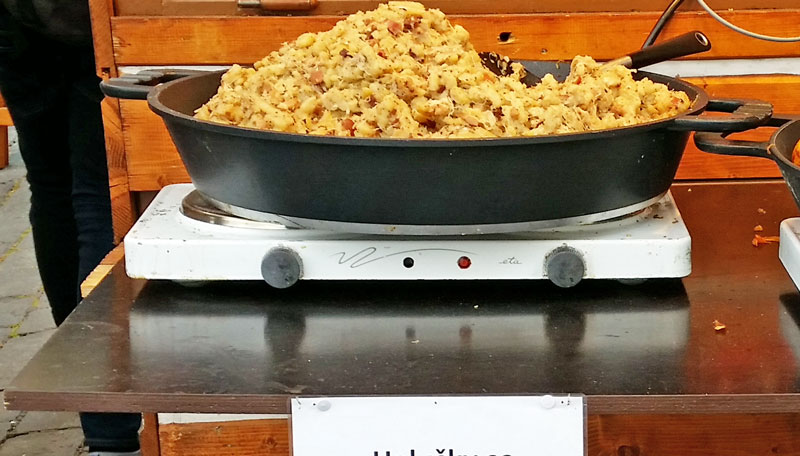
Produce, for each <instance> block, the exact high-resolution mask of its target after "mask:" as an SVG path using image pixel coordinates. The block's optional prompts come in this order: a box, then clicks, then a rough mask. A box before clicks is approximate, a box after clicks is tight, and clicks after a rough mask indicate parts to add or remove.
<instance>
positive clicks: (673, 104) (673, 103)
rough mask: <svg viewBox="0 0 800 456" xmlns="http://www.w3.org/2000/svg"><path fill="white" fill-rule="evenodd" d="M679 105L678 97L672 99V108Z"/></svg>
mask: <svg viewBox="0 0 800 456" xmlns="http://www.w3.org/2000/svg"><path fill="white" fill-rule="evenodd" d="M679 104H681V99H680V98H678V97H672V106H678V105H679Z"/></svg>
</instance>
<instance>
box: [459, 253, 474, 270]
mask: <svg viewBox="0 0 800 456" xmlns="http://www.w3.org/2000/svg"><path fill="white" fill-rule="evenodd" d="M470 266H472V260H470V259H469V257H465V256H462V257H461V258H459V259H458V267H459V268H461V269H467V268H468V267H470Z"/></svg>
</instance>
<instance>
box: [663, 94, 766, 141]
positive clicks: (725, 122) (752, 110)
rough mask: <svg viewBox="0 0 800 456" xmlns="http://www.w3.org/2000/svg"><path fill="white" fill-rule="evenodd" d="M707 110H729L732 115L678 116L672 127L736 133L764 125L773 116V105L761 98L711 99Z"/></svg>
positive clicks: (683, 129)
mask: <svg viewBox="0 0 800 456" xmlns="http://www.w3.org/2000/svg"><path fill="white" fill-rule="evenodd" d="M705 111H710V112H728V113H730V114H731V115H729V116H702V115H700V116H684V117H678V118H677V119H675V120H674V121H673V123H672V125H670V129H672V130H681V131H686V130H694V131H719V132H726V133H734V132H737V131H744V130H750V129H751V128H757V127H760V126H763V125H765V124H767V123H768V122H769V119H770V118H771V117H772V105H771V104H770V103H767V102H766V101H760V100H747V99H735V98H723V99H719V100H709V102H708V105H707V106H706V109H705Z"/></svg>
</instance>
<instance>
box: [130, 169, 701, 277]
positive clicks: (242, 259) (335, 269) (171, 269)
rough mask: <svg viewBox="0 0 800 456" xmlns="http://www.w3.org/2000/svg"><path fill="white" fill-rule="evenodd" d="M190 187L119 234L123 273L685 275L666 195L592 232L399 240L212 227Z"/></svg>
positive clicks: (683, 251)
mask: <svg viewBox="0 0 800 456" xmlns="http://www.w3.org/2000/svg"><path fill="white" fill-rule="evenodd" d="M192 190H194V187H193V186H192V185H191V184H179V185H170V186H167V187H165V188H163V189H162V190H161V192H160V193H159V194H158V195H157V196H156V198H155V199H154V200H153V202H152V203H151V205H150V206H149V207H148V208H147V210H146V211H145V213H144V214H143V215H142V216H141V217H140V218H139V220H138V221H137V222H136V224H135V225H134V226H133V228H132V229H131V231H130V232H129V233H128V235H127V236H126V237H125V264H126V267H127V273H128V275H129V276H131V277H133V278H144V279H170V280H177V281H207V280H262V279H263V276H262V262H263V261H264V257H265V255H267V253H268V252H270V251H272V250H273V249H276V248H279V249H284V250H289V251H290V252H292V254H293V255H295V256H296V257H297V258H298V260H299V262H300V263H301V265H302V266H301V272H300V277H299V278H300V279H301V280H455V279H471V280H474V279H546V278H548V261H549V259H551V258H552V257H553V254H554V252H560V251H564V250H565V249H566V250H568V251H569V252H571V255H573V256H577V257H578V258H580V261H581V262H582V263H583V276H582V278H584V279H646V278H667V277H685V276H687V275H689V273H690V272H691V238H690V236H689V232H688V231H687V229H686V225H685V224H684V223H683V219H682V218H681V215H680V213H679V212H678V209H677V208H676V206H675V204H674V201H673V199H672V197H671V195H670V194H669V193H668V194H667V195H665V196H664V198H662V199H661V200H660V201H659V202H658V203H656V204H654V205H653V206H651V207H649V208H647V209H645V210H644V211H641V212H640V213H638V214H635V215H631V216H628V217H625V218H621V219H617V220H613V221H608V222H601V223H595V224H591V225H584V226H572V227H563V228H552V229H547V230H541V231H533V232H525V233H510V234H497V235H488V234H485V235H470V236H402V237H401V236H391V235H365V234H349V233H339V232H331V231H316V230H305V229H291V228H285V227H281V226H275V227H274V228H271V229H254V228H235V227H229V226H220V225H214V224H210V223H206V222H201V221H197V220H194V219H190V218H188V217H186V216H184V215H183V214H182V213H181V210H180V208H181V201H182V200H183V198H184V196H186V195H187V194H188V193H190V192H191V191H192ZM465 258H466V260H465ZM465 266H466V267H465ZM551 273H552V272H551Z"/></svg>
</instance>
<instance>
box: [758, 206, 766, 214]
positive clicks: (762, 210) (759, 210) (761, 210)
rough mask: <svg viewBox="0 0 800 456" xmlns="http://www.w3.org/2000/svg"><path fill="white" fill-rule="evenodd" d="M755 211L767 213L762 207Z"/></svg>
mask: <svg viewBox="0 0 800 456" xmlns="http://www.w3.org/2000/svg"><path fill="white" fill-rule="evenodd" d="M757 211H758V213H759V214H766V213H767V211H765V210H764V209H761V208H760V207H759V208H758V209H757Z"/></svg>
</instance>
